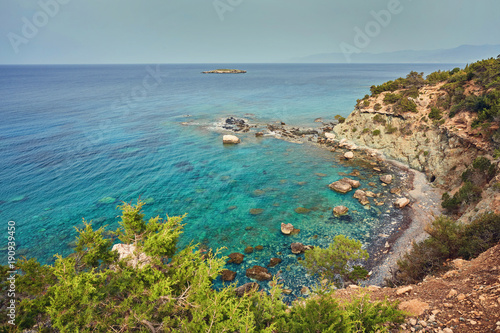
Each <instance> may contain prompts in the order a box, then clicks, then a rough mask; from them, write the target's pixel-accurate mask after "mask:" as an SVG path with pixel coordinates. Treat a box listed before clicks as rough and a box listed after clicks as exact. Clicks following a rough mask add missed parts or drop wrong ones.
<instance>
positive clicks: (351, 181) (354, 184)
mask: <svg viewBox="0 0 500 333" xmlns="http://www.w3.org/2000/svg"><path fill="white" fill-rule="evenodd" d="M341 181H343V182H345V183H348V184H350V185H351V186H352V187H353V188H358V187H360V186H361V183H360V182H359V180H356V179H351V178H347V177H345V178H342V179H341Z"/></svg>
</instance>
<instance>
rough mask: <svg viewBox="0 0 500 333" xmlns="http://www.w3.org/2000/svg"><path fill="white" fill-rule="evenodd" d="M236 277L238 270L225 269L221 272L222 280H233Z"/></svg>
mask: <svg viewBox="0 0 500 333" xmlns="http://www.w3.org/2000/svg"><path fill="white" fill-rule="evenodd" d="M235 277H236V272H233V271H230V270H229V269H223V270H222V272H221V279H222V281H233V280H234V278H235Z"/></svg>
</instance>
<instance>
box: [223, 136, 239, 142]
mask: <svg viewBox="0 0 500 333" xmlns="http://www.w3.org/2000/svg"><path fill="white" fill-rule="evenodd" d="M240 142H241V140H240V138H238V137H237V136H235V135H224V136H223V137H222V143H230V144H237V143H240Z"/></svg>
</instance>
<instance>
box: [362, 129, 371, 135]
mask: <svg viewBox="0 0 500 333" xmlns="http://www.w3.org/2000/svg"><path fill="white" fill-rule="evenodd" d="M369 132H370V129H369V128H363V132H362V133H363V134H366V133H369Z"/></svg>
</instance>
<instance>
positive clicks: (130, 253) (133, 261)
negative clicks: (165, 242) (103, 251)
mask: <svg viewBox="0 0 500 333" xmlns="http://www.w3.org/2000/svg"><path fill="white" fill-rule="evenodd" d="M111 251H116V252H118V260H123V259H127V265H128V266H132V267H134V268H135V267H136V266H137V265H139V267H140V268H142V267H143V266H144V265H146V264H148V263H150V262H151V258H150V257H148V256H147V255H146V254H145V253H144V252H139V253H137V252H136V248H135V245H133V244H129V245H127V244H122V243H119V244H115V245H113V248H112V249H111Z"/></svg>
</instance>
